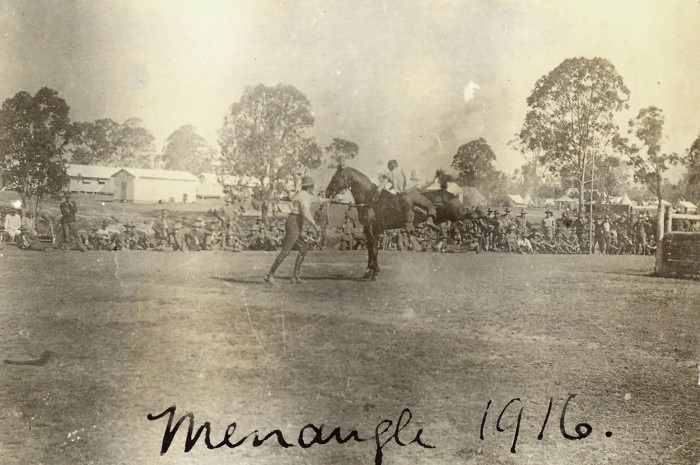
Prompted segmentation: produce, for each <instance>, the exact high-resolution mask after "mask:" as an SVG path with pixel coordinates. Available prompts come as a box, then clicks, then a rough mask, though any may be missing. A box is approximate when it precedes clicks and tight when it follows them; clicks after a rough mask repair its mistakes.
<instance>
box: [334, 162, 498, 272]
mask: <svg viewBox="0 0 700 465" xmlns="http://www.w3.org/2000/svg"><path fill="white" fill-rule="evenodd" d="M441 187H442V189H439V190H429V191H424V192H421V193H422V194H423V195H424V196H425V197H427V198H428V200H430V201H431V202H432V203H433V204H434V205H435V207H436V210H437V215H436V216H435V223H436V224H440V223H444V222H445V221H452V222H454V221H460V220H464V219H487V217H486V216H485V215H484V214H483V213H481V212H479V211H478V209H477V210H476V211H471V210H468V209H467V208H466V207H465V206H464V205H463V204H462V202H460V201H459V198H458V197H457V196H456V195H455V194H453V193H451V192H448V191H447V189H446V187H447V183H446V181H443V182H442V183H441ZM377 189H378V188H377V185H376V184H374V183H373V182H372V181H370V179H369V178H368V177H367V176H365V175H364V174H362V173H361V172H359V171H358V170H356V169H354V168H350V167H342V166H339V167H338V169H337V170H336V172H335V174H334V175H333V178H332V179H331V181H330V183H329V184H328V187H327V188H326V192H325V196H326V198H329V199H331V198H334V197H336V196H337V195H338V194H340V193H341V192H343V191H345V190H350V193H351V194H352V197H353V200H354V202H355V206H356V208H357V214H358V220H359V221H360V223H361V224H362V226H363V228H364V233H365V238H366V241H367V270H366V272H365V278H366V279H371V280H375V279H376V277H377V276H378V275H379V261H378V254H379V240H380V238H381V237H382V234H383V232H384V231H385V230H387V229H399V228H404V227H405V218H406V212H405V211H404V208H403V202H402V201H401V199H400V198H399V195H397V194H392V193H390V192H387V191H386V190H382V191H381V192H380V193H379V194H377ZM426 219H427V213H426V212H424V211H422V210H421V211H417V212H416V214H415V216H414V223H415V224H418V223H421V222H423V221H425V220H426ZM409 234H410V233H409Z"/></svg>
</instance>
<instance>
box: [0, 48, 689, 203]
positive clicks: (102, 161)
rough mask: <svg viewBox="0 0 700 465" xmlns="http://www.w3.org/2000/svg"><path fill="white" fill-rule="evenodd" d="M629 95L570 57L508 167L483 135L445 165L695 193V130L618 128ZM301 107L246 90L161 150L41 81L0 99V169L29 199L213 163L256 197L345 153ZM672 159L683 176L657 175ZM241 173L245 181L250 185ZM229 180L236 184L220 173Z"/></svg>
mask: <svg viewBox="0 0 700 465" xmlns="http://www.w3.org/2000/svg"><path fill="white" fill-rule="evenodd" d="M629 98H630V91H629V89H627V87H626V86H625V84H624V81H623V79H622V77H621V76H620V75H619V74H618V73H617V71H616V69H615V67H614V66H613V65H612V64H611V63H610V62H609V61H607V60H605V59H602V58H593V59H587V58H571V59H567V60H564V61H563V62H562V63H561V64H559V65H558V66H557V67H556V68H555V69H553V70H552V71H550V72H549V73H548V74H546V75H544V76H543V77H541V78H540V79H538V80H537V82H536V83H535V86H534V89H533V91H532V93H531V94H530V96H529V97H528V98H527V109H528V110H527V113H526V116H525V119H524V122H523V125H522V128H521V130H520V132H519V133H517V134H516V135H515V137H514V139H513V140H512V141H511V144H512V145H513V146H514V147H516V148H517V149H518V150H519V151H520V153H522V155H523V156H524V159H525V163H524V164H523V166H522V167H521V169H520V170H516V172H515V173H513V174H512V175H510V176H509V175H506V174H505V173H503V172H500V171H498V170H497V169H496V168H495V161H496V155H495V153H494V152H493V150H492V148H491V147H490V146H489V144H488V142H487V141H486V140H484V139H483V138H479V139H475V140H472V141H469V142H467V143H465V144H463V145H462V146H460V147H459V148H458V150H457V152H456V154H455V155H454V156H453V160H452V167H453V168H454V169H455V170H457V172H458V173H459V177H460V179H461V183H462V184H463V185H468V186H473V187H477V188H479V189H480V190H482V192H483V193H484V194H486V196H487V197H488V198H489V199H498V198H499V197H503V195H504V194H505V193H507V192H508V191H509V190H510V191H511V192H512V189H517V190H519V191H520V192H532V193H533V194H534V195H536V196H547V197H549V196H553V195H556V194H557V191H559V192H561V191H562V189H566V188H574V189H575V191H576V192H578V196H579V202H580V204H583V197H584V193H585V192H586V191H593V190H599V191H605V192H609V193H614V192H616V191H621V190H623V189H626V188H629V187H630V186H631V185H630V183H629V182H628V179H629V178H633V179H634V180H635V181H636V182H637V183H639V184H641V185H643V186H645V187H646V188H647V189H648V190H649V192H651V193H653V194H654V195H656V196H657V200H658V201H659V204H660V203H661V199H662V197H663V196H664V195H668V193H669V191H670V192H673V193H674V195H682V196H684V197H686V198H690V199H698V197H699V196H700V136H698V138H697V139H696V140H695V141H694V142H693V143H692V145H691V147H690V149H689V150H688V151H687V153H686V154H684V156H680V155H678V154H675V153H668V152H667V151H666V150H664V143H665V141H666V137H665V135H664V132H663V129H664V123H665V119H664V114H663V111H662V110H661V109H660V108H656V107H647V108H643V109H640V110H639V112H638V114H637V116H636V117H635V118H634V119H632V120H631V121H630V122H629V124H628V127H627V130H626V131H623V130H622V129H621V128H619V127H618V126H617V124H616V121H617V120H616V117H617V116H618V115H619V113H620V112H621V111H623V110H627V109H628V108H629V105H628V102H629ZM314 122H315V121H314V117H313V113H312V108H311V103H310V102H309V100H308V98H307V97H306V96H305V95H304V94H303V93H302V92H301V91H299V90H298V89H296V88H294V87H293V86H289V85H283V84H279V85H277V86H274V87H271V86H265V85H262V84H259V85H256V86H249V87H246V88H245V89H244V91H243V94H242V96H241V98H240V100H238V101H237V102H234V103H233V104H232V105H231V106H230V107H229V109H228V111H227V113H226V114H225V116H224V122H223V126H222V128H221V130H220V132H219V140H218V145H219V147H218V148H213V147H212V146H210V145H209V143H208V142H207V141H206V140H205V139H204V138H203V137H202V136H201V135H199V134H197V132H196V130H195V128H194V127H193V126H191V125H185V126H182V127H180V128H178V129H177V130H175V131H174V132H173V133H172V134H170V136H169V137H168V138H167V139H166V141H165V145H164V147H163V149H162V150H161V151H160V152H158V151H157V150H156V148H155V138H154V137H153V135H152V134H151V133H150V131H149V130H148V129H147V128H146V127H145V126H144V124H143V122H142V121H141V120H139V119H136V118H131V119H127V120H126V121H124V122H123V123H118V122H116V121H113V120H111V119H109V118H107V119H99V120H96V121H92V122H79V121H76V122H71V121H70V117H69V106H68V104H67V103H66V102H65V101H64V100H63V99H62V98H61V97H59V95H58V93H57V92H56V91H55V90H53V89H49V88H46V87H45V88H42V89H40V90H39V91H38V92H37V93H36V94H35V95H33V96H32V95H30V94H29V93H27V92H24V91H22V92H19V93H17V94H16V95H15V96H14V97H12V98H9V99H7V100H5V101H4V102H3V104H2V107H0V170H2V172H3V173H4V176H5V179H6V180H8V181H9V182H11V183H12V184H14V186H15V187H16V188H17V190H18V191H19V192H20V194H21V195H22V199H23V204H24V205H30V203H32V202H33V203H34V204H35V205H38V203H39V202H41V200H42V199H43V198H44V197H45V196H46V195H49V194H52V193H55V192H58V191H60V189H61V188H62V187H63V186H64V185H65V182H66V175H65V164H66V163H67V162H70V163H77V164H99V165H108V166H110V165H111V166H121V167H139V168H152V167H162V168H166V169H175V170H186V171H190V172H192V173H193V174H200V173H202V172H210V171H215V172H216V173H217V174H218V175H219V180H220V182H222V183H227V182H228V183H231V182H233V183H234V184H235V183H237V184H239V185H237V186H236V185H234V186H229V187H231V188H232V189H235V188H246V189H253V194H254V197H255V198H256V199H257V200H258V201H259V202H263V203H264V202H265V201H269V200H271V199H275V198H280V197H281V196H284V195H288V194H290V193H291V192H292V191H293V190H294V188H295V186H296V185H297V184H298V181H299V180H300V178H301V177H302V176H303V175H304V174H307V173H308V172H309V171H310V170H313V169H316V168H318V167H320V166H321V165H322V163H323V156H324V154H325V156H326V157H327V159H328V161H329V163H330V166H332V167H335V166H338V165H344V164H345V163H347V162H348V160H351V159H352V158H354V157H356V156H357V155H358V153H359V147H358V145H357V144H356V143H354V142H351V141H347V140H344V139H341V138H335V139H333V141H332V142H331V144H330V145H328V146H327V147H325V148H324V149H323V150H322V149H321V148H320V147H319V145H318V143H317V142H316V140H315V139H314V137H313V136H311V135H310V134H309V132H310V129H311V128H312V127H313V125H314ZM678 163H682V164H684V165H685V167H686V174H685V176H684V178H683V180H682V181H681V182H680V183H678V184H676V185H672V184H670V183H669V182H668V180H667V179H665V173H666V172H667V170H668V169H669V167H671V166H673V165H675V164H678ZM251 179H253V180H254V181H255V182H253V183H251V181H250V180H251ZM232 180H236V181H232Z"/></svg>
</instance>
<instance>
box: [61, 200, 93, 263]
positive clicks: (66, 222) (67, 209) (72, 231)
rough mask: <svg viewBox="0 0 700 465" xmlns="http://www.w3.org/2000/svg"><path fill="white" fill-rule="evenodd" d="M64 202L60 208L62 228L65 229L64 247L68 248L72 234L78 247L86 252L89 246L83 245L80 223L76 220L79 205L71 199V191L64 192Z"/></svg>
mask: <svg viewBox="0 0 700 465" xmlns="http://www.w3.org/2000/svg"><path fill="white" fill-rule="evenodd" d="M63 199H64V200H63V202H61V205H60V206H59V208H60V209H61V229H62V230H63V247H64V249H65V250H68V247H69V245H68V244H69V243H70V236H71V235H72V236H73V239H75V242H76V244H78V248H79V249H80V250H81V251H83V252H85V251H86V250H87V248H86V247H85V245H83V241H82V240H81V239H80V234H79V233H78V225H77V224H76V222H75V215H76V213H78V205H77V204H76V203H75V202H74V201H72V200H71V194H70V192H66V193H65V194H63Z"/></svg>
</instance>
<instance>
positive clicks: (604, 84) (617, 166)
mask: <svg viewBox="0 0 700 465" xmlns="http://www.w3.org/2000/svg"><path fill="white" fill-rule="evenodd" d="M629 98H630V91H629V89H628V88H627V87H626V86H625V84H624V81H623V78H622V76H620V75H619V74H618V72H617V71H616V69H615V67H614V66H613V65H612V63H610V62H609V61H608V60H605V59H603V58H593V59H587V58H571V59H567V60H564V61H563V62H562V63H561V64H559V65H558V66H557V67H556V68H555V69H553V70H552V71H550V72H549V73H548V74H546V75H544V76H543V77H541V78H540V79H538V80H537V82H536V83H535V87H534V89H533V90H532V93H531V94H530V96H529V97H528V98H527V113H526V116H525V119H524V121H523V125H522V128H521V130H520V132H519V133H518V134H516V135H515V137H514V139H513V140H512V141H511V145H512V146H514V147H516V148H517V149H518V150H519V151H520V153H522V155H523V156H524V158H525V161H526V162H525V163H524V164H523V165H522V167H521V169H520V170H516V171H515V173H514V174H513V175H512V176H510V177H509V176H507V175H506V174H505V173H502V172H500V171H498V170H496V168H495V161H496V155H495V154H494V152H493V150H492V149H491V147H490V146H489V144H488V143H487V142H486V141H485V140H484V139H476V140H472V141H470V142H468V143H466V144H464V145H462V146H461V147H460V148H459V149H458V151H457V153H456V154H455V156H454V158H453V161H452V166H453V167H454V168H455V169H456V170H457V171H458V172H459V174H460V177H461V179H462V181H463V183H465V184H466V185H470V186H474V187H478V188H480V189H483V190H484V193H485V194H486V195H487V196H489V197H491V198H498V197H499V196H500V197H502V196H503V195H504V194H505V192H507V191H508V189H511V190H513V189H516V190H519V191H520V192H532V193H533V194H534V195H536V196H540V197H554V196H556V195H558V194H562V193H563V192H564V189H568V188H573V191H575V192H577V194H578V201H579V205H583V204H584V193H586V192H593V191H598V192H606V193H609V194H611V195H614V194H621V193H623V192H625V191H634V190H635V185H634V184H632V183H631V182H630V181H631V180H634V181H635V183H636V184H637V185H638V186H642V187H643V189H645V190H646V191H648V192H649V193H650V194H652V195H653V196H654V197H656V200H657V204H658V206H659V211H662V210H663V209H662V200H663V199H664V198H671V200H676V199H679V198H685V199H694V200H698V199H700V135H699V136H698V137H697V138H696V139H695V141H693V142H692V144H691V145H690V148H689V149H688V150H687V151H686V153H685V154H677V153H672V152H669V151H667V150H666V149H665V148H664V144H665V142H666V141H667V137H666V135H665V134H664V124H665V116H664V113H663V110H662V109H660V108H657V107H655V106H650V107H646V108H641V109H640V110H639V111H638V113H637V116H636V117H634V118H633V119H631V120H630V121H629V122H628V124H627V128H626V130H625V129H623V128H620V127H619V126H618V125H617V124H616V121H617V117H618V115H619V114H620V112H622V111H623V110H627V109H628V108H629ZM678 164H682V165H684V166H685V169H686V171H685V174H684V176H683V177H682V179H681V180H680V181H679V182H678V183H676V184H673V183H671V182H669V181H668V179H666V177H665V176H666V174H667V172H668V170H669V169H670V168H671V167H672V166H676V165H678ZM640 195H643V193H641V192H640Z"/></svg>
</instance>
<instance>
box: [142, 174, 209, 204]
mask: <svg viewBox="0 0 700 465" xmlns="http://www.w3.org/2000/svg"><path fill="white" fill-rule="evenodd" d="M134 184H135V185H134V192H133V200H134V201H136V202H158V201H159V200H161V201H163V202H169V201H170V199H171V198H172V199H173V201H174V202H177V203H180V202H183V199H184V196H185V195H186V196H187V201H188V202H195V201H196V200H197V187H198V185H199V182H197V181H179V180H170V179H149V178H139V179H137V180H136V182H135V183H134Z"/></svg>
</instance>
